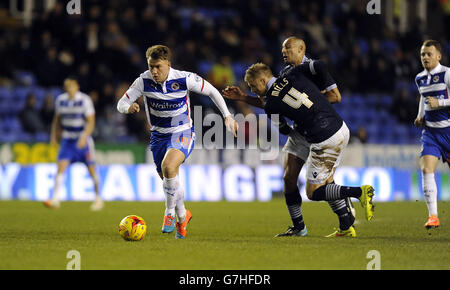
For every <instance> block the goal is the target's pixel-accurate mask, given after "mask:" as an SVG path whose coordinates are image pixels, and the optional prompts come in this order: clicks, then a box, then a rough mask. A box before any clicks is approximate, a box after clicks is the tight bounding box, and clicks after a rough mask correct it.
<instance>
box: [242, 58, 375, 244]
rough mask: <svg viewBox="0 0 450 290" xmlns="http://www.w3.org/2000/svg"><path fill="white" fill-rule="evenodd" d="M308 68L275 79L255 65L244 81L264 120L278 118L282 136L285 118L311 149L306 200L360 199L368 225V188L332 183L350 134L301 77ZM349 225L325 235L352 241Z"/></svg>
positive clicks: (353, 233) (370, 194)
mask: <svg viewBox="0 0 450 290" xmlns="http://www.w3.org/2000/svg"><path fill="white" fill-rule="evenodd" d="M309 69H310V68H309V64H302V65H299V66H296V67H294V68H293V69H291V70H290V71H289V72H288V73H286V74H285V75H284V76H282V77H279V78H275V77H274V76H273V74H272V72H271V70H270V68H269V67H268V66H267V65H265V64H262V63H256V64H254V65H252V66H250V68H249V69H247V71H246V73H245V78H244V79H245V82H246V83H247V84H248V86H249V87H250V89H251V91H252V92H253V93H255V94H257V95H258V96H264V99H265V104H264V110H265V111H266V113H267V115H269V116H271V115H272V114H279V115H280V123H279V124H277V125H279V129H280V133H282V134H285V135H288V134H289V133H290V131H292V130H293V129H292V128H291V127H290V126H289V125H288V124H287V123H286V121H285V120H284V117H287V118H289V119H290V120H292V121H293V122H294V123H295V124H296V126H295V130H298V131H299V132H302V133H301V134H302V135H304V136H305V139H306V140H307V141H308V143H310V144H311V148H310V156H309V157H308V160H307V168H306V178H307V183H306V194H307V196H308V198H309V199H311V200H316V201H319V200H326V201H337V200H343V199H345V198H349V197H354V198H358V199H360V201H361V205H362V206H363V208H365V213H366V219H367V220H371V219H372V217H373V204H372V197H373V195H374V189H373V187H372V186H370V185H364V186H361V187H348V186H346V187H344V186H340V185H337V184H334V179H333V175H334V172H335V170H336V168H337V166H338V165H339V163H340V160H341V158H342V154H343V151H344V149H345V147H346V146H347V143H348V140H349V137H350V133H349V130H348V128H347V126H346V124H345V122H344V121H343V120H342V118H341V117H340V116H339V115H338V114H337V113H336V111H335V110H334V109H333V107H332V106H331V105H330V103H329V102H328V101H327V100H326V98H325V97H324V96H323V95H322V94H321V93H320V91H319V90H318V88H317V87H316V86H315V85H314V84H313V83H312V82H311V81H310V80H309V79H308V78H306V76H305V73H304V72H305V71H306V72H307V71H309ZM300 202H301V200H300ZM300 205H301V204H300ZM353 221H354V220H353ZM353 221H352V224H353ZM352 224H350V226H349V227H348V228H347V229H346V230H341V229H338V230H337V231H336V232H335V233H332V234H331V235H329V236H349V237H356V231H355V229H354V227H353V225H352Z"/></svg>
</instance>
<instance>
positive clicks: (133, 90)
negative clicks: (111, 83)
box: [117, 77, 144, 114]
mask: <svg viewBox="0 0 450 290" xmlns="http://www.w3.org/2000/svg"><path fill="white" fill-rule="evenodd" d="M143 92H144V80H143V79H142V77H138V78H137V79H136V80H135V81H134V82H133V83H132V84H131V86H130V87H129V88H128V90H127V91H126V92H125V94H124V95H123V96H122V98H120V100H119V102H118V103H117V110H118V111H119V112H120V113H122V114H127V113H128V108H130V106H131V104H133V103H134V102H135V101H136V100H137V99H138V98H139V97H140V96H142V93H143Z"/></svg>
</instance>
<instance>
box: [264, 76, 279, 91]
mask: <svg viewBox="0 0 450 290" xmlns="http://www.w3.org/2000/svg"><path fill="white" fill-rule="evenodd" d="M276 80H277V78H276V77H272V78H271V79H270V80H269V81H268V82H267V86H266V87H267V90H270V88H271V87H272V85H273V83H274V82H275V81H276Z"/></svg>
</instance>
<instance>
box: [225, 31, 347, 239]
mask: <svg viewBox="0 0 450 290" xmlns="http://www.w3.org/2000/svg"><path fill="white" fill-rule="evenodd" d="M305 52H306V44H305V42H304V40H303V39H301V38H298V37H295V36H291V37H288V38H287V39H286V40H284V41H283V44H282V49H281V53H282V56H283V61H284V63H285V64H286V66H285V67H284V68H283V70H282V71H281V72H280V76H283V75H285V74H287V73H288V72H289V71H290V70H291V69H292V68H294V67H295V66H297V65H300V64H302V63H308V64H309V66H310V74H309V75H308V76H309V77H310V79H311V81H313V82H314V84H316V85H317V86H318V87H319V89H321V90H322V92H323V93H324V94H325V96H326V98H327V100H328V101H329V102H330V103H331V104H334V103H339V102H340V101H341V94H340V92H339V89H338V88H337V85H336V83H335V81H334V80H333V78H332V77H331V76H330V74H329V73H328V71H327V70H326V68H325V66H324V63H323V62H317V61H313V60H311V59H309V58H308V57H306V55H305ZM223 94H224V96H225V97H226V98H229V99H234V100H239V101H244V102H246V103H248V104H250V105H253V106H256V107H260V108H263V107H264V102H263V100H262V99H261V98H254V97H251V96H249V95H247V94H245V93H243V92H242V90H240V89H239V87H236V86H233V87H227V88H226V89H225V90H224V91H223ZM309 147H310V144H309V143H308V142H307V141H306V140H305V138H304V137H303V136H302V135H301V134H300V133H298V132H297V131H295V130H294V131H292V132H291V133H290V134H289V137H288V140H287V142H286V144H285V146H284V147H283V151H284V152H285V158H284V163H283V169H284V175H283V181H284V196H285V199H286V205H287V208H288V211H289V215H290V217H291V220H292V223H293V226H291V227H289V228H288V229H287V231H286V232H284V233H280V234H278V235H276V236H277V237H282V236H302V235H303V236H304V235H306V234H307V231H306V229H304V222H303V216H302V211H301V197H300V193H299V189H298V184H297V183H298V178H299V175H300V171H301V169H302V167H303V165H304V164H305V162H306V160H307V159H308V155H309ZM328 203H329V205H330V207H331V208H332V210H333V212H334V213H336V215H337V216H338V218H339V221H340V222H339V227H340V229H341V230H343V231H345V230H347V229H348V228H349V227H350V226H351V225H352V224H353V219H354V216H355V209H354V208H353V204H352V203H351V200H350V198H347V199H346V200H338V201H328ZM350 213H351V214H352V215H353V218H352V217H350Z"/></svg>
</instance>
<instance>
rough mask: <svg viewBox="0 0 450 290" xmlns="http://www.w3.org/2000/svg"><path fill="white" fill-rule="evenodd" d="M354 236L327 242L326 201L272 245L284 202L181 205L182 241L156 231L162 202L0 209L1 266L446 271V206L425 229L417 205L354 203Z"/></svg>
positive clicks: (283, 222)
mask: <svg viewBox="0 0 450 290" xmlns="http://www.w3.org/2000/svg"><path fill="white" fill-rule="evenodd" d="M354 204H355V207H356V210H357V214H356V215H357V224H356V231H357V234H358V237H357V238H340V239H330V238H324V236H325V235H327V234H329V233H331V232H332V231H333V227H336V226H337V218H336V217H335V215H334V214H333V213H332V212H331V210H330V208H329V206H328V204H326V203H325V202H320V203H318V202H308V203H306V202H305V203H303V215H304V219H305V222H306V224H307V227H308V231H309V236H308V237H289V238H274V235H275V234H277V233H279V232H281V231H284V230H285V229H286V228H287V226H288V225H289V224H290V218H289V215H288V212H287V210H286V205H285V203H284V200H283V199H280V198H276V199H274V200H272V201H270V202H251V203H231V202H214V203H207V202H187V203H186V205H187V207H188V208H189V209H191V211H192V213H193V219H192V221H191V223H190V224H189V226H188V237H187V238H186V239H185V240H176V239H175V237H174V234H173V233H172V234H171V235H167V234H164V235H163V234H161V224H162V218H163V212H164V203H163V202H106V206H105V209H104V210H103V211H100V212H91V211H90V210H89V206H90V203H87V202H63V203H62V206H61V208H60V209H59V210H50V209H47V208H45V207H44V206H43V205H42V203H40V202H31V201H1V202H0V221H1V227H0V269H61V270H64V269H66V266H67V264H68V263H69V261H70V258H67V252H68V251H70V250H77V251H78V252H79V253H80V257H81V260H80V265H81V269H160V270H165V269H174V270H211V269H216V270H278V269H357V270H358V269H359V270H365V269H366V267H367V264H368V263H369V262H370V261H371V258H367V253H368V252H369V251H371V250H377V251H378V252H379V253H380V267H381V269H386V270H387V269H450V228H449V225H450V217H449V213H450V203H448V202H440V203H439V205H438V206H439V215H440V219H441V227H440V228H438V229H433V230H430V231H427V230H425V229H424V227H423V224H424V223H425V220H426V215H427V209H426V205H425V203H424V202H423V201H421V202H392V203H377V204H376V208H375V217H374V219H373V220H372V221H371V222H367V221H365V220H364V218H363V216H364V213H363V211H362V208H361V206H360V204H359V203H358V202H355V203H354ZM130 214H136V215H139V216H141V217H143V218H144V219H145V220H146V222H147V224H148V229H147V235H146V237H145V239H144V240H142V241H140V242H126V241H124V240H123V239H122V238H121V237H120V236H119V233H118V230H117V229H118V224H119V222H120V220H121V219H122V218H123V217H125V216H126V215H130Z"/></svg>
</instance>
